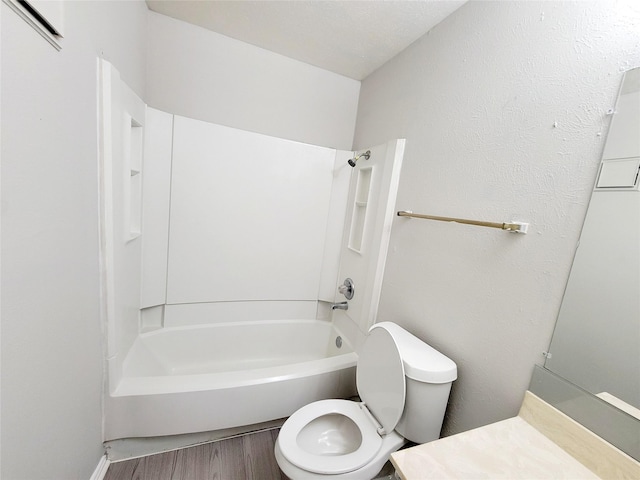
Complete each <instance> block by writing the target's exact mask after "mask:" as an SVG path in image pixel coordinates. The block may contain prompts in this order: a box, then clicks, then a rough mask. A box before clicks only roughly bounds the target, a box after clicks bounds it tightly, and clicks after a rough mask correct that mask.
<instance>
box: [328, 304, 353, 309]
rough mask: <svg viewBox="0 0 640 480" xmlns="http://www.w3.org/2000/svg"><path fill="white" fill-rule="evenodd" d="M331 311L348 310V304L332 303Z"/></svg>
mask: <svg viewBox="0 0 640 480" xmlns="http://www.w3.org/2000/svg"><path fill="white" fill-rule="evenodd" d="M331 310H349V304H348V303H347V302H340V303H332V304H331Z"/></svg>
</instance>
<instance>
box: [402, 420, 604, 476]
mask: <svg viewBox="0 0 640 480" xmlns="http://www.w3.org/2000/svg"><path fill="white" fill-rule="evenodd" d="M391 461H392V463H393V464H394V465H395V467H396V471H397V472H398V475H399V476H400V478H401V479H403V480H419V479H427V478H429V479H431V478H438V479H460V478H465V479H471V478H474V479H480V478H504V479H513V480H515V479H532V478H535V479H551V478H553V479H585V480H587V479H595V478H599V477H598V476H597V475H595V474H594V473H593V472H591V470H589V469H588V468H587V467H585V466H584V465H582V464H581V463H580V462H578V461H577V460H576V459H575V458H573V457H572V456H571V455H569V454H568V453H567V452H565V451H564V450H563V449H562V448H560V447H559V446H558V445H556V444H555V443H553V442H552V441H551V440H549V439H548V438H547V437H545V436H544V435H543V434H542V433H540V432H539V431H538V430H536V429H535V428H534V427H532V426H531V425H529V424H528V423H527V422H526V421H525V420H523V419H522V418H520V417H513V418H509V419H508V420H503V421H502V422H497V423H493V424H491V425H487V426H484V427H481V428H476V429H474V430H469V431H467V432H463V433H459V434H458V435H453V436H451V437H446V438H442V439H440V440H438V441H435V442H430V443H425V444H423V445H418V446H416V447H412V448H407V449H405V450H400V451H398V452H395V453H393V454H392V455H391Z"/></svg>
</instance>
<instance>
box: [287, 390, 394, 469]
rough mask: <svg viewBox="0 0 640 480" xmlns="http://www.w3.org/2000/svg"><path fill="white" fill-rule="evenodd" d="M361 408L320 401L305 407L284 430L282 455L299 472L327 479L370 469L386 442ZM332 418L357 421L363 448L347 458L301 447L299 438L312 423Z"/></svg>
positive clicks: (296, 413)
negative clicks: (298, 469)
mask: <svg viewBox="0 0 640 480" xmlns="http://www.w3.org/2000/svg"><path fill="white" fill-rule="evenodd" d="M360 405H361V404H359V403H356V402H352V401H349V400H320V401H318V402H314V403H311V404H309V405H306V406H304V407H302V408H301V409H300V410H298V411H297V412H295V413H294V414H293V415H291V416H290V417H289V418H288V419H287V421H286V422H285V423H284V425H283V426H282V428H281V429H280V434H279V435H278V444H279V447H280V450H281V452H282V455H283V456H284V457H285V458H286V459H287V460H288V461H289V462H291V463H292V464H293V465H295V466H297V467H299V468H302V469H304V470H306V471H308V472H313V473H320V474H325V475H331V474H334V475H335V474H340V473H346V472H351V471H353V470H357V469H358V468H361V467H362V466H364V465H366V464H367V463H368V462H369V461H370V460H371V459H372V458H373V457H374V456H375V455H376V453H378V450H380V447H381V445H382V438H381V437H380V435H379V434H378V432H377V430H376V427H375V426H374V424H373V422H372V420H371V419H370V418H369V417H368V415H367V414H366V413H365V411H364V410H363V408H361V406H360ZM331 414H337V415H343V416H345V417H347V418H348V419H350V420H351V421H353V423H354V424H355V425H356V426H357V427H358V429H359V430H360V435H361V437H362V441H361V443H360V446H359V447H358V448H357V449H356V450H355V451H353V452H351V453H347V454H344V455H335V454H327V455H322V454H314V453H310V452H308V451H307V450H305V449H303V448H302V447H301V446H300V445H299V444H298V434H300V432H302V430H303V429H304V428H305V427H306V426H307V425H309V423H311V422H312V421H314V420H316V419H319V418H321V417H323V416H327V415H331Z"/></svg>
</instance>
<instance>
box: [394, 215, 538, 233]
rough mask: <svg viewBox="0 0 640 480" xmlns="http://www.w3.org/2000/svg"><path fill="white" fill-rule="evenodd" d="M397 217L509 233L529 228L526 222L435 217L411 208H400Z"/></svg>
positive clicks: (523, 231) (525, 231)
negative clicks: (458, 224) (416, 211)
mask: <svg viewBox="0 0 640 480" xmlns="http://www.w3.org/2000/svg"><path fill="white" fill-rule="evenodd" d="M398 216H399V217H409V218H422V219H425V220H437V221H439V222H454V223H462V224H465V225H476V226H478V227H489V228H499V229H501V230H506V231H508V232H511V233H527V229H528V228H529V224H528V223H522V222H508V223H507V222H502V223H501V222H484V221H481V220H467V219H464V218H453V217H436V216H434V215H423V214H420V213H413V212H412V211H411V210H400V211H399V212H398Z"/></svg>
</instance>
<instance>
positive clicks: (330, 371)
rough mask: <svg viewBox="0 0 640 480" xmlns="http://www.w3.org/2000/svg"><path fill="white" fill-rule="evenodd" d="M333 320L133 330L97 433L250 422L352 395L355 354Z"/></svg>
mask: <svg viewBox="0 0 640 480" xmlns="http://www.w3.org/2000/svg"><path fill="white" fill-rule="evenodd" d="M338 336H341V334H340V332H339V331H338V330H336V329H335V327H334V326H333V324H332V323H331V322H328V321H319V320H268V321H252V322H230V323H217V324H210V325H197V326H183V327H173V328H163V329H159V330H157V331H153V332H149V333H143V334H141V335H139V336H138V337H137V338H136V340H135V342H134V344H133V346H132V348H131V349H130V351H129V353H128V354H127V356H126V358H125V360H124V363H123V367H122V375H121V378H120V379H118V381H117V382H115V385H112V386H110V394H109V395H108V397H107V399H106V404H105V417H106V421H105V440H113V439H118V438H129V437H152V436H162V435H176V434H184V433H195V432H204V431H210V430H221V429H227V428H233V427H239V426H244V425H253V424H257V423H261V422H266V421H270V420H274V419H279V418H284V417H287V416H289V415H291V414H292V413H293V412H295V411H296V410H297V409H299V408H300V407H302V406H303V405H306V404H308V403H310V402H313V401H316V400H322V399H325V398H346V397H349V396H351V395H354V394H355V365H356V361H357V354H356V353H355V352H354V351H353V349H352V348H351V346H350V345H349V343H348V342H347V341H346V340H344V337H342V338H343V341H342V345H341V347H338V346H337V345H336V343H340V342H336V338H337V337H338Z"/></svg>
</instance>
